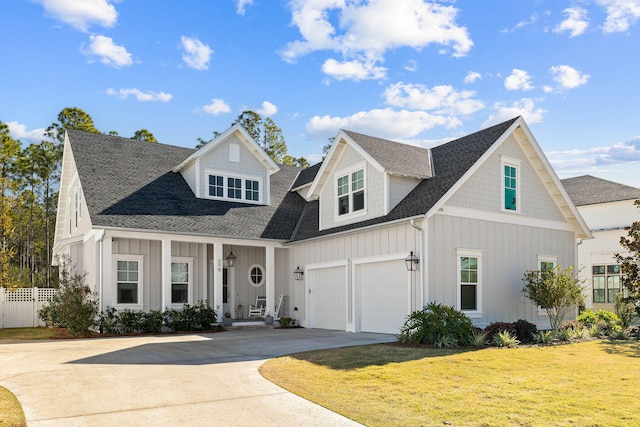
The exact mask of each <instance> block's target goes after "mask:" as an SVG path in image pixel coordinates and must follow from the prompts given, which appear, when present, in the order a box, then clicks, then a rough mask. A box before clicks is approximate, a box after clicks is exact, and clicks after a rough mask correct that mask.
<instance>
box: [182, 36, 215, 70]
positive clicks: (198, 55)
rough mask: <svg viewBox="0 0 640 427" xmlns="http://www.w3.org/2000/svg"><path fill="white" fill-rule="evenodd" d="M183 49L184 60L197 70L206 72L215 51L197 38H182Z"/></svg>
mask: <svg viewBox="0 0 640 427" xmlns="http://www.w3.org/2000/svg"><path fill="white" fill-rule="evenodd" d="M180 40H181V41H182V48H183V49H184V50H185V53H184V54H183V55H182V60H183V61H184V62H185V63H186V64H187V65H188V66H189V67H191V68H193V69H195V70H206V69H208V68H209V66H208V63H209V60H210V59H211V54H212V53H213V50H211V48H210V47H209V46H208V45H206V44H204V43H202V42H201V41H200V40H198V39H196V38H191V37H186V36H182V38H181V39H180Z"/></svg>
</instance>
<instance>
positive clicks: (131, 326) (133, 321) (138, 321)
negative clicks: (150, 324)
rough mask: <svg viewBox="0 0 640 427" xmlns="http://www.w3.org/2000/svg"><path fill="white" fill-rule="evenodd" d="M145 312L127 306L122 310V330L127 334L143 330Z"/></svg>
mask: <svg viewBox="0 0 640 427" xmlns="http://www.w3.org/2000/svg"><path fill="white" fill-rule="evenodd" d="M143 316H144V313H142V312H140V311H133V310H130V309H128V308H125V309H124V310H122V311H121V312H120V325H121V326H122V332H124V333H125V334H133V333H136V332H142V322H143Z"/></svg>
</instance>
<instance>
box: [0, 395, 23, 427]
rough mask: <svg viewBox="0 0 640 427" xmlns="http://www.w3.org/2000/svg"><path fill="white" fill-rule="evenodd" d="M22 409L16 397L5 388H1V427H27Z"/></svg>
mask: <svg viewBox="0 0 640 427" xmlns="http://www.w3.org/2000/svg"><path fill="white" fill-rule="evenodd" d="M26 425H27V424H26V423H25V419H24V413H23V412H22V407H20V403H19V402H18V400H17V399H16V397H15V396H14V395H13V393H11V392H10V391H9V390H7V389H6V388H4V387H0V426H2V427H4V426H7V427H23V426H26Z"/></svg>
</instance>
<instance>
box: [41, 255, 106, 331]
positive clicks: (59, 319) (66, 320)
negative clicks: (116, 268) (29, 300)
mask: <svg viewBox="0 0 640 427" xmlns="http://www.w3.org/2000/svg"><path fill="white" fill-rule="evenodd" d="M60 274H61V276H60V284H59V287H58V292H57V293H56V295H55V296H54V297H53V299H52V300H51V301H49V303H48V304H47V305H45V306H44V307H43V308H42V309H41V310H40V312H39V313H38V315H39V316H40V318H41V319H42V320H43V321H44V322H45V323H46V324H47V325H49V326H56V327H61V328H68V329H69V331H70V332H71V333H72V334H76V335H77V334H86V333H88V332H89V331H90V330H91V329H92V328H93V327H94V326H96V318H97V316H98V300H97V295H95V294H94V293H92V292H91V289H89V287H88V286H87V285H85V284H84V276H81V275H79V274H77V273H75V272H72V271H71V268H69V265H68V263H66V262H65V263H64V264H63V267H62V268H61V273H60Z"/></svg>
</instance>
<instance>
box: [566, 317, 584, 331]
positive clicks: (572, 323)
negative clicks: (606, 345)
mask: <svg viewBox="0 0 640 427" xmlns="http://www.w3.org/2000/svg"><path fill="white" fill-rule="evenodd" d="M584 328H585V325H584V323H582V322H581V321H580V320H567V321H566V322H564V323H563V324H562V329H573V330H574V331H577V330H580V329H584Z"/></svg>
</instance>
